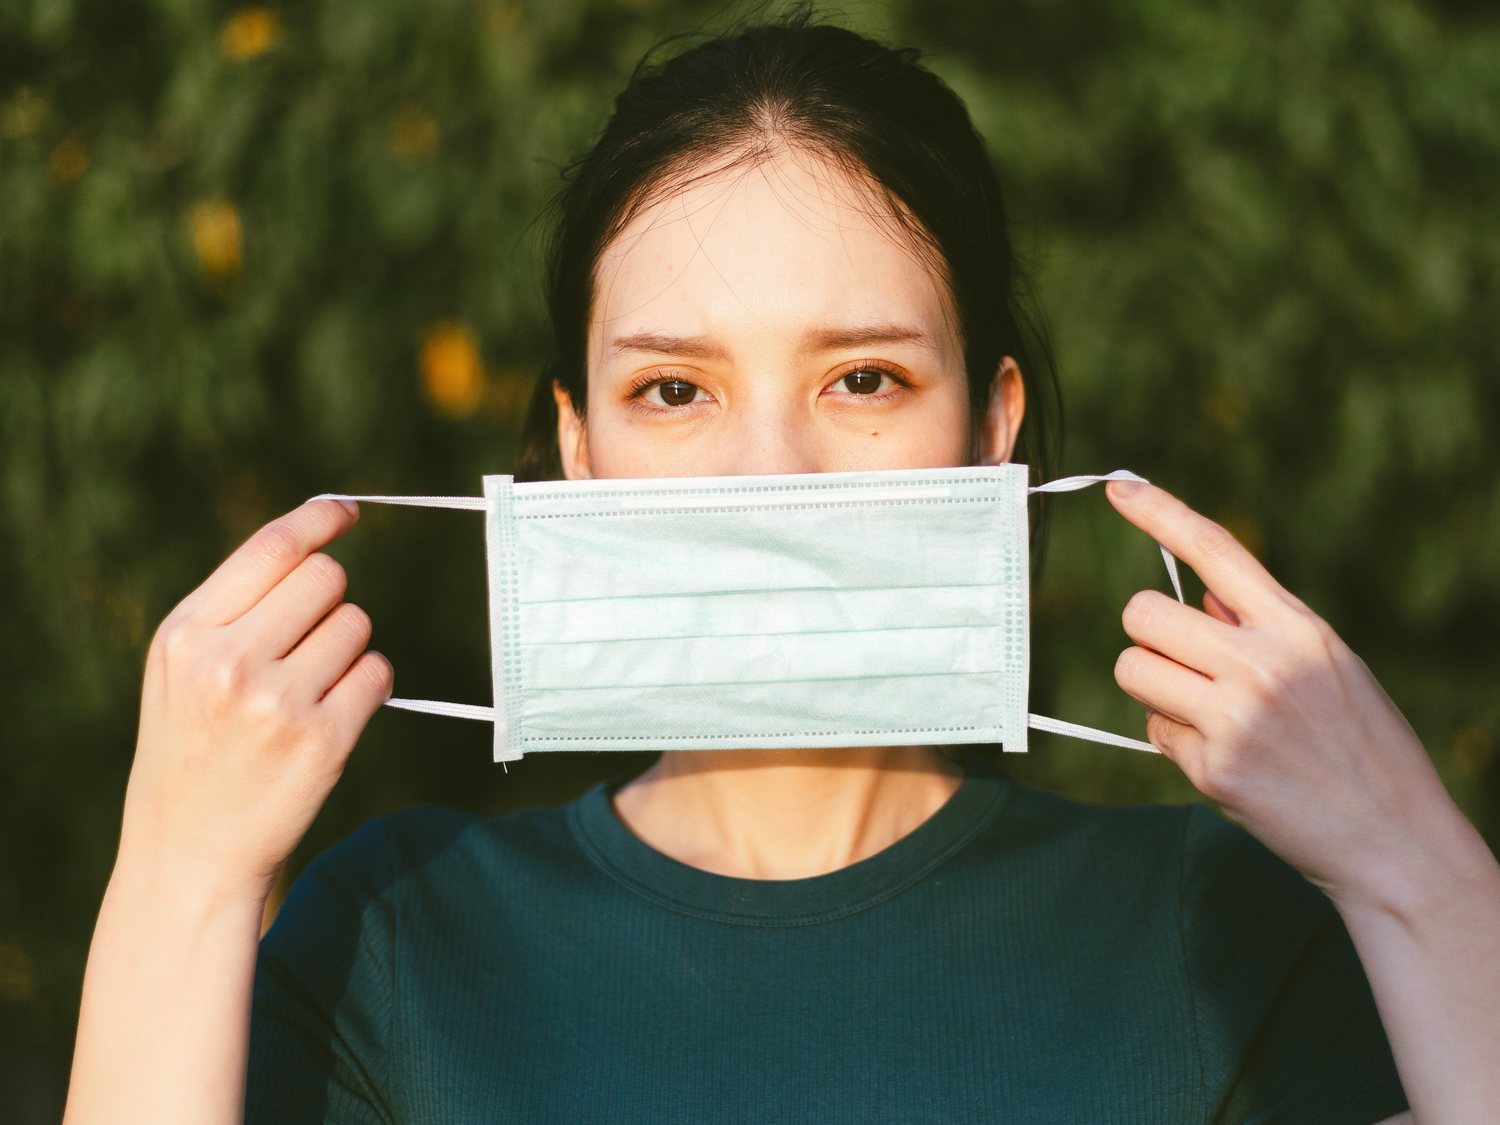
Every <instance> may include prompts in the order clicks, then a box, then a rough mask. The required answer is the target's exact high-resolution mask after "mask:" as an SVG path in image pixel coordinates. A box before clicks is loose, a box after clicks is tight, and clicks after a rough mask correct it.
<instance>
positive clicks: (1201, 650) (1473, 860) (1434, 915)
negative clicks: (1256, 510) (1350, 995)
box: [1109, 482, 1500, 1122]
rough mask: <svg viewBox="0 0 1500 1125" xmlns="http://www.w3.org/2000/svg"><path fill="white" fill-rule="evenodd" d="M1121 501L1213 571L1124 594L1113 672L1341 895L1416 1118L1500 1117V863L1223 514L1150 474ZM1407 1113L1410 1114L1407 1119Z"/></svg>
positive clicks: (1404, 729) (1314, 620) (1239, 810)
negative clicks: (1217, 519) (1183, 586)
mask: <svg viewBox="0 0 1500 1125" xmlns="http://www.w3.org/2000/svg"><path fill="white" fill-rule="evenodd" d="M1109 495H1110V499H1111V501H1112V502H1113V503H1114V505H1115V507H1116V508H1118V509H1119V511H1120V513H1121V514H1122V515H1123V516H1125V518H1126V519H1128V520H1130V521H1131V522H1132V523H1134V524H1135V525H1136V526H1137V527H1140V528H1141V529H1142V530H1143V531H1145V532H1147V533H1148V534H1150V535H1151V536H1152V537H1153V538H1155V539H1156V540H1157V541H1158V542H1160V543H1162V544H1163V545H1164V546H1165V547H1167V548H1168V549H1169V550H1171V551H1173V552H1174V553H1175V554H1177V555H1178V556H1179V557H1180V558H1181V559H1182V560H1183V561H1184V562H1186V563H1187V564H1188V565H1190V566H1192V567H1193V569H1194V570H1196V571H1197V572H1198V574H1199V575H1200V576H1201V577H1202V578H1203V580H1204V582H1205V583H1206V584H1207V585H1208V586H1209V590H1210V592H1209V593H1208V594H1207V595H1206V596H1205V599H1204V609H1205V612H1199V611H1198V610H1195V609H1192V608H1190V607H1187V606H1182V605H1179V604H1178V603H1177V602H1175V601H1173V600H1171V599H1170V598H1167V597H1165V596H1164V595H1161V594H1158V593H1154V592H1144V593H1141V594H1137V595H1136V596H1135V597H1134V598H1132V599H1131V601H1130V604H1129V605H1128V606H1127V607H1126V610H1125V616H1124V623H1125V630H1126V632H1127V633H1128V634H1129V635H1130V637H1131V639H1132V640H1133V641H1135V643H1136V644H1135V647H1133V648H1130V649H1127V650H1126V651H1125V652H1124V653H1122V654H1121V656H1120V659H1119V662H1118V663H1117V665H1116V668H1115V677H1116V679H1117V680H1118V682H1119V684H1120V686H1121V687H1122V688H1124V690H1125V691H1126V692H1128V693H1129V694H1130V695H1132V696H1134V697H1135V698H1136V699H1138V700H1139V701H1140V702H1141V703H1143V704H1144V705H1145V706H1146V707H1147V708H1148V710H1149V712H1150V715H1149V717H1148V719H1147V732H1148V736H1149V737H1150V739H1151V741H1152V743H1153V744H1154V745H1155V746H1156V747H1157V748H1158V749H1159V750H1161V751H1162V753H1164V754H1165V755H1167V756H1168V757H1170V758H1171V759H1172V760H1173V761H1174V762H1176V763H1177V765H1178V766H1179V767H1181V769H1182V770H1183V772H1184V774H1186V776H1187V778H1188V780H1189V781H1191V782H1192V783H1193V785H1194V786H1196V787H1197V788H1198V789H1199V790H1200V791H1201V792H1202V793H1203V794H1204V795H1205V796H1207V797H1208V798H1210V799H1211V800H1213V801H1214V802H1215V803H1217V804H1218V805H1219V806H1220V807H1221V808H1222V809H1223V811H1224V813H1225V815H1227V816H1228V817H1230V818H1231V819H1233V820H1235V821H1236V822H1238V823H1239V824H1241V825H1242V826H1243V827H1245V828H1246V829H1248V830H1249V831H1250V832H1252V833H1254V834H1255V835H1256V836H1257V837H1259V838H1260V840H1261V841H1262V842H1263V843H1265V844H1266V846H1267V847H1269V848H1271V849H1272V850H1273V851H1275V852H1277V853H1278V854H1279V855H1280V856H1281V857H1282V858H1283V859H1285V860H1286V861H1287V862H1288V863H1290V864H1291V865H1292V866H1293V867H1295V868H1297V869H1298V870H1299V871H1300V872H1301V873H1302V874H1303V875H1304V876H1305V877H1306V878H1307V879H1308V880H1309V881H1311V882H1312V883H1314V884H1315V885H1316V886H1318V887H1320V888H1321V889H1322V890H1323V891H1324V892H1325V893H1326V894H1327V895H1328V896H1329V898H1330V899H1331V900H1332V902H1333V904H1334V906H1335V908H1336V909H1337V910H1338V911H1339V913H1340V915H1341V916H1342V918H1343V920H1344V923H1345V925H1346V927H1347V929H1348V930H1349V934H1350V937H1351V938H1352V940H1353V941H1354V944H1355V948H1356V950H1357V951H1358V953H1359V955H1360V960H1361V962H1362V964H1363V965H1364V968H1365V973H1366V976H1367V978H1368V979H1369V981H1370V987H1371V990H1372V992H1373V993H1374V996H1375V1001H1376V1005H1377V1007H1378V1008H1379V1010H1380V1015H1381V1021H1382V1023H1383V1024H1384V1026H1385V1029H1386V1035H1387V1038H1388V1039H1389V1041H1390V1044H1391V1050H1392V1053H1393V1054H1394V1056H1395V1059H1396V1066H1397V1069H1398V1070H1399V1072H1400V1075H1401V1081H1402V1085H1403V1087H1404V1088H1405V1090H1406V1093H1407V1097H1408V1098H1409V1100H1410V1102H1411V1106H1412V1117H1413V1118H1414V1119H1415V1120H1417V1121H1441V1122H1449V1121H1453V1122H1468V1121H1473V1122H1481V1121H1494V1120H1500V1017H1497V1015H1496V1013H1497V1012H1500V943H1497V942H1496V941H1495V938H1494V935H1495V934H1497V933H1500V867H1497V865H1496V862H1495V858H1494V856H1493V855H1492V854H1491V853H1490V851H1489V849H1488V847H1486V845H1485V843H1484V841H1483V839H1482V838H1481V837H1480V836H1479V833H1478V832H1477V831H1476V830H1475V829H1474V827H1473V825H1471V824H1470V823H1469V822H1468V820H1467V819H1466V818H1465V817H1464V815H1463V813H1462V812H1461V811H1460V810H1459V809H1458V807H1457V806H1456V805H1455V804H1454V802H1453V799H1452V798H1451V797H1450V796H1449V794H1448V792H1447V791H1446V790H1445V789H1444V788H1443V785H1442V782H1441V780H1440V779H1439V778H1438V776H1437V772H1436V771H1435V770H1434V769H1433V767H1432V763H1431V760H1430V759H1429V758H1428V756H1427V753H1426V751H1425V750H1424V749H1423V748H1422V745H1421V743H1420V742H1419V741H1418V740H1417V737H1416V735H1415V733H1413V731H1412V729H1411V727H1410V726H1409V725H1408V724H1407V723H1406V721H1405V719H1403V718H1402V716H1401V714H1400V713H1399V712H1398V711H1397V710H1396V708H1395V706H1394V704H1392V703H1391V701H1390V699H1389V698H1388V697H1387V696H1386V694H1385V693H1384V691H1382V690H1381V688H1380V685H1379V684H1378V683H1376V681H1375V679H1374V677H1373V676H1372V675H1371V674H1370V671H1369V669H1368V668H1366V667H1365V665H1364V664H1363V662H1361V661H1360V660H1359V658H1358V657H1357V656H1355V655H1354V654H1353V653H1352V652H1351V651H1349V649H1348V648H1347V646H1345V645H1344V644H1343V642H1342V641H1341V640H1340V639H1339V638H1338V637H1337V636H1336V635H1335V634H1334V633H1333V631H1332V630H1331V629H1330V628H1329V627H1328V625H1327V624H1326V623H1324V622H1323V621H1322V620H1321V619H1319V618H1318V617H1317V616H1316V615H1315V614H1313V612H1312V611H1311V610H1309V609H1308V608H1307V606H1305V605H1303V604H1302V603H1301V602H1300V601H1298V600H1297V599H1296V598H1294V597H1293V596H1292V595H1291V594H1290V593H1288V592H1287V591H1286V590H1284V589H1282V587H1281V586H1280V585H1278V584H1277V583H1276V581H1275V580H1274V579H1273V578H1272V577H1271V576H1270V575H1269V574H1268V573H1267V572H1266V571H1265V569H1264V568H1263V567H1261V566H1260V564H1259V563H1258V562H1256V560H1255V559H1254V558H1253V557H1252V556H1251V555H1250V553H1249V552H1248V551H1246V550H1245V549H1244V548H1243V547H1242V546H1240V544H1238V543H1237V542H1235V540H1234V539H1233V538H1232V537H1231V536H1230V535H1229V534H1228V533H1227V532H1225V531H1224V530H1223V529H1222V528H1220V527H1218V526H1217V525H1216V524H1214V523H1212V522H1211V521H1209V520H1207V519H1204V518H1203V517H1202V516H1199V515H1198V514H1196V513H1194V512H1192V511H1191V510H1190V509H1188V508H1187V507H1186V506H1185V505H1183V504H1182V503H1181V502H1180V501H1178V500H1176V499H1174V498H1173V497H1172V496H1170V495H1168V494H1167V493H1165V492H1163V491H1162V490H1161V489H1159V488H1154V487H1152V486H1149V485H1126V486H1125V487H1121V484H1120V483H1119V482H1117V483H1115V484H1112V485H1111V486H1110V489H1109ZM1398 1120H1399V1118H1398Z"/></svg>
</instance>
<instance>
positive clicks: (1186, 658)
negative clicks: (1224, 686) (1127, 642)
mask: <svg viewBox="0 0 1500 1125" xmlns="http://www.w3.org/2000/svg"><path fill="white" fill-rule="evenodd" d="M1120 622H1121V624H1122V625H1124V627H1125V632H1126V634H1127V635H1128V636H1129V637H1130V639H1131V640H1133V641H1134V642H1135V643H1136V644H1138V645H1141V646H1143V647H1145V648H1149V649H1154V650H1156V651H1157V652H1159V653H1161V654H1162V655H1163V656H1165V657H1168V658H1169V659H1171V660H1175V661H1176V662H1177V663H1178V664H1181V665H1184V666H1185V667H1188V668H1191V669H1193V670H1194V671H1196V672H1201V673H1203V674H1204V675H1206V676H1216V675H1219V674H1222V673H1223V672H1224V671H1226V670H1228V669H1229V668H1231V667H1233V666H1235V665H1237V664H1238V663H1239V660H1238V658H1237V656H1236V650H1235V643H1236V640H1237V639H1238V638H1236V636H1235V633H1234V630H1233V629H1232V628H1230V626H1228V625H1226V624H1225V623H1224V622H1222V621H1216V620H1214V619H1213V618H1212V617H1209V616H1208V615H1207V614H1204V613H1199V612H1198V611H1197V610H1196V609H1193V608H1192V607H1191V606H1185V605H1183V604H1182V603H1180V602H1178V601H1177V600H1176V599H1175V598H1169V597H1167V595H1165V594H1163V593H1161V592H1160V591H1157V590H1142V591H1140V592H1139V593H1137V594H1135V595H1133V596H1132V597H1131V599H1130V600H1129V601H1128V602H1126V603H1125V612H1124V613H1123V614H1121V615H1120Z"/></svg>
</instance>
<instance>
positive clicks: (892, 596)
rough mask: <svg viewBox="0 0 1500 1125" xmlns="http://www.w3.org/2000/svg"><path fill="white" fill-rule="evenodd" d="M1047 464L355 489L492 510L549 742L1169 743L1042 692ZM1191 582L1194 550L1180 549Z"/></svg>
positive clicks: (493, 616) (1119, 475)
mask: <svg viewBox="0 0 1500 1125" xmlns="http://www.w3.org/2000/svg"><path fill="white" fill-rule="evenodd" d="M1116 479H1119V480H1140V479H1142V478H1140V477H1137V476H1136V475H1135V474H1134V473H1130V472H1127V471H1125V470H1119V471H1117V472H1113V473H1108V474H1105V475H1101V476H1078V477H1067V478H1064V479H1061V480H1056V481H1052V482H1050V483H1047V484H1043V485H1040V486H1038V487H1035V488H1028V486H1027V470H1026V467H1025V466H1024V465H1015V464H1007V465H995V466H966V467H959V468H942V469H895V470H880V471H871V472H839V473H806V474H787V475H774V476H730V477H656V478H645V479H612V480H586V481H545V482H540V483H529V484H516V483H515V482H514V481H513V479H512V478H511V477H509V476H487V477H485V478H484V496H483V497H482V498H481V497H433V496H342V495H339V496H334V497H332V498H336V499H347V500H356V501H361V502H365V503H381V504H405V505H414V506H420V507H441V508H460V509H472V510H477V511H483V512H484V514H485V521H486V523H485V543H486V554H487V561H488V571H489V623H490V663H491V672H492V680H493V684H494V703H493V705H492V706H490V707H484V706H477V705H470V704H459V703H445V702H440V701H435V700H421V699H390V700H388V701H387V705H388V706H391V707H399V708H404V709H406V710H411V711H421V712H426V713H430V714H436V715H448V716H455V717H460V718H469V719H479V720H483V721H486V722H491V723H493V724H494V732H495V746H494V756H495V761H497V762H506V761H516V760H519V759H520V758H521V757H522V756H523V755H525V754H527V753H532V752H536V751H559V750H656V749H705V750H707V749H723V750H727V749H774V748H792V747H815V746H816V747H836V746H891V745H929V744H933V745H935V744H947V743H1000V744H1001V745H1002V746H1003V748H1004V749H1005V750H1007V751H1024V750H1025V749H1026V735H1027V730H1028V728H1030V729H1037V730H1044V731H1050V732H1053V733H1059V734H1067V735H1073V736H1077V737H1083V738H1088V739H1091V740H1093V741H1098V742H1105V743H1109V744H1112V745H1116V746H1123V747H1128V748H1132V749H1140V750H1152V749H1153V747H1152V746H1151V745H1150V744H1149V743H1146V742H1142V741H1140V740H1138V739H1133V738H1125V737H1123V736H1120V735H1115V734H1111V733H1109V732H1106V731H1098V730H1094V729H1092V728H1089V727H1083V726H1079V725H1077V724H1074V723H1067V722H1062V721H1060V720H1056V719H1049V718H1046V717H1044V716H1041V715H1036V714H1033V713H1031V712H1029V711H1028V709H1027V688H1028V672H1029V666H1030V608H1029V594H1030V585H1031V583H1030V566H1029V559H1030V554H1029V543H1028V530H1027V498H1028V495H1029V494H1030V493H1032V492H1065V491H1072V490H1074V489H1078V488H1083V487H1085V486H1087V485H1089V484H1093V483H1095V482H1098V481H1104V480H1116ZM1162 554H1163V557H1164V558H1165V559H1166V562H1167V569H1168V572H1169V574H1170V575H1171V578H1172V583H1173V586H1174V588H1175V589H1176V591H1177V596H1178V599H1179V600H1181V598H1182V590H1181V585H1180V583H1179V581H1178V577H1177V570H1176V565H1175V561H1174V560H1173V558H1172V556H1171V555H1170V554H1169V553H1167V551H1166V550H1165V548H1163V549H1162Z"/></svg>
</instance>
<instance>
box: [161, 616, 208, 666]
mask: <svg viewBox="0 0 1500 1125" xmlns="http://www.w3.org/2000/svg"><path fill="white" fill-rule="evenodd" d="M197 640H198V636H197V630H196V629H194V628H192V626H191V625H189V624H188V622H187V621H185V620H184V619H182V618H180V617H176V616H169V617H168V618H167V619H166V620H165V621H163V622H162V623H161V624H160V625H158V626H157V628H156V634H155V635H154V636H153V637H152V638H151V650H150V651H151V652H152V653H153V654H155V655H156V656H158V657H159V658H162V659H166V660H168V661H171V662H173V663H176V662H178V661H181V660H184V659H186V658H189V657H190V654H191V652H192V650H193V648H194V647H195V646H196V644H197Z"/></svg>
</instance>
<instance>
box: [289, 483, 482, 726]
mask: <svg viewBox="0 0 1500 1125" xmlns="http://www.w3.org/2000/svg"><path fill="white" fill-rule="evenodd" d="M313 499H314V500H353V501H355V502H356V503H359V504H393V505H397V506H399V507H403V508H451V509H453V510H454V511H460V512H482V511H484V510H485V508H486V501H485V499H484V497H483V496H351V495H349V494H347V493H343V492H324V493H320V494H319V495H317V496H314V497H313ZM385 705H386V706H387V707H395V708H396V709H397V710H400V711H417V712H419V713H421V714H423V715H442V716H443V717H444V718H449V719H473V720H475V721H477V722H482V723H493V722H494V721H495V709H494V708H493V707H481V706H479V705H478V704H475V703H448V702H445V701H444V700H441V699H397V698H394V697H393V698H391V699H387V700H386V701H385Z"/></svg>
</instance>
